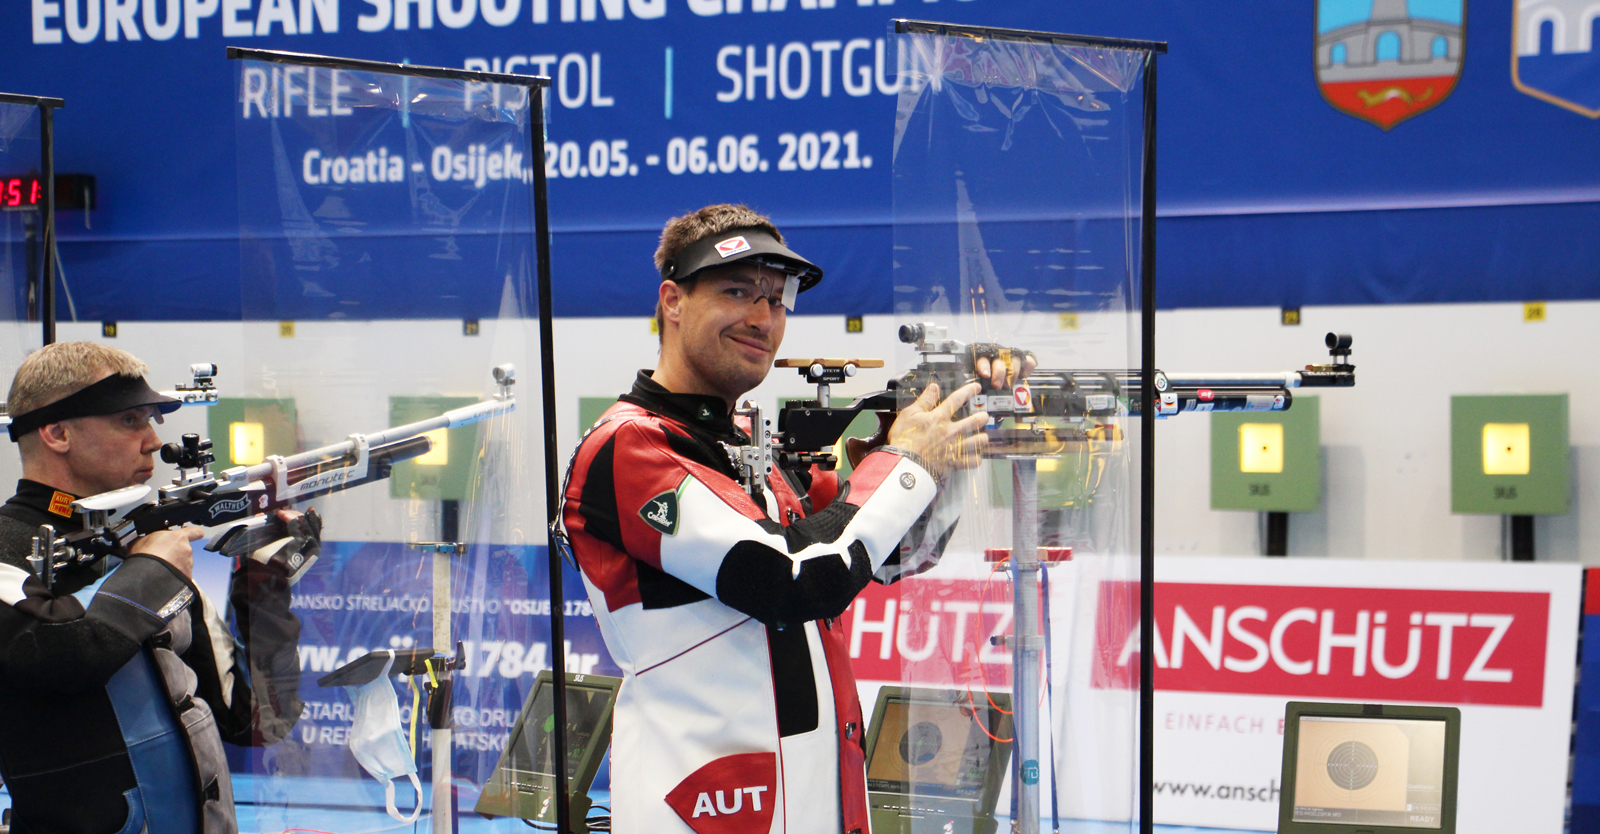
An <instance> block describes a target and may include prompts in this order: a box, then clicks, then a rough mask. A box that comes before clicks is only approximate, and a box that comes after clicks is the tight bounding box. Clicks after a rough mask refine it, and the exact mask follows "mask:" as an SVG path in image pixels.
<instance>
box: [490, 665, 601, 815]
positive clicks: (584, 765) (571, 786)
mask: <svg viewBox="0 0 1600 834" xmlns="http://www.w3.org/2000/svg"><path fill="white" fill-rule="evenodd" d="M621 685H622V679H621V678H612V677H607V676H604V675H576V674H568V675H567V676H566V685H565V686H562V687H557V686H555V676H554V675H553V674H551V672H550V670H549V669H546V670H544V671H542V672H540V673H539V677H538V678H537V679H536V680H535V681H534V684H533V689H531V690H530V691H529V692H528V697H527V700H525V701H524V702H523V704H522V711H521V712H520V713H518V715H517V721H516V723H515V724H514V725H512V727H511V732H510V734H508V735H507V736H506V746H505V749H504V750H502V751H501V752H500V760H499V761H498V762H496V763H495V766H494V771H493V772H492V773H491V775H490V776H489V778H488V779H487V780H486V781H485V782H484V783H483V791H482V793H481V794H479V796H478V801H477V803H476V805H475V806H474V807H473V810H474V811H476V812H477V813H479V814H482V815H483V816H486V817H494V816H511V817H518V818H521V819H524V820H533V821H538V822H544V823H556V824H557V825H560V824H561V823H560V822H558V820H557V814H556V810H557V809H556V807H555V804H554V803H551V802H549V801H548V798H553V796H554V793H555V790H556V782H557V777H558V775H562V774H564V772H565V768H562V767H559V766H557V767H556V768H555V770H557V771H558V772H559V773H538V772H536V771H518V772H519V773H521V774H523V778H526V779H528V780H529V782H531V783H532V785H533V790H522V791H519V790H517V789H516V788H515V787H514V786H513V785H511V784H509V781H510V780H511V771H512V769H513V768H512V756H513V754H514V753H515V752H516V751H517V750H518V749H519V748H520V746H521V745H522V740H523V737H524V733H525V732H526V730H527V723H528V722H529V721H531V720H534V719H535V718H537V717H538V716H536V715H535V710H534V705H535V704H536V703H537V702H538V700H539V698H540V696H544V697H547V698H549V699H551V706H552V707H554V705H555V699H556V698H557V697H561V698H563V699H564V698H565V697H566V693H570V692H573V691H574V690H577V691H590V692H600V693H604V697H605V703H604V705H603V707H602V708H601V711H600V713H599V715H597V716H596V720H595V724H594V726H593V727H591V728H589V730H590V732H589V739H590V741H589V744H588V746H587V747H585V748H584V749H583V750H582V751H581V752H580V753H579V756H580V758H579V761H578V768H577V772H576V773H574V774H572V775H571V778H569V779H564V781H565V783H566V785H565V786H566V789H567V791H568V794H567V798H568V802H569V803H570V806H569V807H570V808H571V820H570V822H569V823H567V826H568V827H566V828H565V829H562V828H557V830H558V831H571V832H580V834H581V832H585V831H587V830H588V828H587V826H586V825H585V823H584V818H585V817H586V816H588V812H589V799H588V795H589V786H590V785H592V784H594V777H595V774H596V773H597V772H598V771H599V770H600V762H601V760H602V759H604V758H605V755H606V751H607V750H608V749H610V747H611V717H612V714H613V712H614V711H615V709H616V705H617V688H618V687H620V686H621ZM547 693H548V694H547ZM549 715H550V717H551V718H552V719H556V718H557V717H558V715H559V716H560V718H561V720H558V721H557V723H558V724H564V723H565V717H566V716H565V710H563V711H562V713H560V714H558V713H556V712H555V711H554V710H553V709H552V711H551V712H550V713H549ZM567 735H568V734H567V733H558V734H556V737H557V738H556V740H559V741H560V742H561V743H560V744H559V745H555V744H552V745H551V747H552V748H553V749H552V753H553V759H554V760H555V761H562V760H565V759H566V758H567V757H568V755H569V753H568V750H567V745H568V744H569V743H570V742H569V741H568V739H567ZM541 795H542V796H544V797H546V798H547V799H546V800H545V801H539V800H537V799H535V800H532V801H533V802H537V803H538V807H529V806H527V805H524V804H523V803H524V802H528V801H529V800H528V799H525V797H537V796H541Z"/></svg>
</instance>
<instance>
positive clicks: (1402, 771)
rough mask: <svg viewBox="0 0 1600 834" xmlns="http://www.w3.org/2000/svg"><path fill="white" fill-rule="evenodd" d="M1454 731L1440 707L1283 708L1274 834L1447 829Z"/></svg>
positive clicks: (1455, 722)
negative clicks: (1280, 786)
mask: <svg viewBox="0 0 1600 834" xmlns="http://www.w3.org/2000/svg"><path fill="white" fill-rule="evenodd" d="M1459 727H1460V712H1459V711H1458V710H1455V709H1453V708H1447V707H1396V706H1388V705H1381V704H1307V703H1302V702H1290V703H1289V713H1288V716H1287V720H1286V723H1285V726H1284V759H1283V761H1284V776H1283V779H1284V786H1285V795H1284V800H1283V805H1282V809H1281V811H1280V815H1279V816H1280V818H1281V821H1282V823H1283V826H1282V827H1280V829H1279V830H1280V834H1297V833H1298V832H1317V833H1318V834H1337V832H1338V831H1339V830H1340V829H1339V826H1360V828H1359V830H1360V831H1362V832H1368V831H1374V832H1376V831H1389V830H1391V829H1393V830H1400V829H1404V830H1408V831H1409V830H1414V829H1423V830H1431V831H1443V832H1448V831H1453V830H1454V822H1455V808H1454V806H1455V780H1456V756H1457V752H1458V748H1459V739H1458V734H1459ZM1291 826H1292V827H1291ZM1352 830H1357V829H1352Z"/></svg>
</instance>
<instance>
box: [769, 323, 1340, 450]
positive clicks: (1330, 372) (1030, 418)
mask: <svg viewBox="0 0 1600 834" xmlns="http://www.w3.org/2000/svg"><path fill="white" fill-rule="evenodd" d="M899 335H900V341H902V342H904V343H906V344H910V345H915V346H916V349H917V353H918V354H919V355H920V357H921V359H920V361H919V362H918V363H917V365H916V367H914V368H912V369H911V370H910V371H909V372H907V373H906V374H905V375H904V376H902V377H900V378H899V379H894V380H890V382H889V387H888V388H886V389H885V390H883V391H878V392H876V393H873V394H868V395H866V396H864V397H861V398H859V399H857V400H855V401H854V402H852V403H850V404H849V405H846V406H838V407H836V406H834V405H833V404H832V403H831V402H830V392H829V387H830V386H831V385H835V384H838V383H842V382H844V381H845V380H846V379H847V378H849V377H851V376H854V375H855V373H856V370H857V369H858V368H881V367H883V361H882V360H878V359H781V360H779V361H778V362H777V363H776V364H777V367H780V368H795V369H798V370H799V372H800V375H801V376H802V377H804V378H805V379H806V381H808V382H811V383H815V384H816V386H817V399H816V400H809V401H808V400H800V401H791V402H789V403H787V404H785V405H784V407H783V409H782V410H781V411H780V412H779V413H778V431H777V433H776V434H772V433H771V432H769V431H768V430H767V427H766V424H765V423H764V422H763V421H761V419H760V415H759V412H756V410H755V409H754V408H753V407H752V406H751V405H750V404H749V403H746V404H745V408H744V409H741V413H742V414H744V415H745V416H747V417H753V418H754V419H752V421H751V427H752V429H753V430H754V433H755V434H756V435H757V436H756V437H754V438H753V441H754V442H753V444H752V445H751V446H749V447H744V449H743V450H742V452H743V453H744V455H745V457H748V458H752V459H751V460H749V461H747V462H744V463H745V466H744V468H746V469H748V470H751V471H760V470H758V467H760V466H762V465H763V464H764V463H767V462H768V461H764V460H756V459H755V458H757V457H760V456H762V455H763V454H770V455H771V457H773V458H776V462H777V464H778V465H779V466H782V467H785V468H788V469H806V468H809V467H810V466H811V465H813V464H816V465H819V466H821V467H822V468H824V469H832V468H833V467H834V466H836V465H837V464H838V459H837V457H836V456H835V455H834V454H833V452H832V448H833V446H834V444H836V443H838V441H839V436H840V435H842V434H843V433H844V431H845V429H846V428H847V427H848V426H849V425H850V422H851V421H852V420H854V419H855V418H856V415H858V414H860V413H861V412H863V411H874V412H877V414H878V421H879V426H878V431H877V433H876V434H875V435H874V436H873V437H871V438H867V439H865V440H862V439H858V438H851V439H850V440H848V441H847V442H846V444H845V446H846V454H847V456H848V457H849V458H850V461H851V463H852V465H854V464H855V462H857V461H858V460H859V459H860V458H861V456H863V455H865V454H866V453H867V452H868V451H870V450H871V449H872V448H873V447H875V446H877V445H880V444H881V443H883V441H884V439H885V438H886V437H887V432H888V426H889V425H890V424H891V423H893V422H894V417H895V414H897V413H898V412H899V411H900V409H902V408H905V407H906V406H908V405H910V404H911V403H912V402H913V401H914V400H916V398H917V396H918V395H920V394H921V393H922V391H923V389H925V388H926V387H927V386H928V384H929V383H931V382H937V383H938V384H939V391H940V393H941V395H948V394H949V393H950V392H952V391H954V390H956V389H957V388H960V387H961V386H963V385H966V384H967V383H970V382H974V381H977V380H978V374H977V371H976V369H975V367H974V366H975V361H976V358H977V357H979V356H988V357H990V358H991V359H999V360H1003V361H1005V363H1006V366H1007V368H1008V375H1009V377H1010V379H1008V380H1007V384H1006V385H1005V386H1003V387H1002V388H1000V389H998V390H992V389H991V386H990V385H989V383H988V382H987V381H985V383H984V388H985V393H982V394H979V395H977V396H975V397H973V399H972V401H971V402H970V403H969V405H968V406H967V407H966V409H964V413H971V411H972V410H983V411H987V412H988V414H989V417H990V419H989V425H988V426H987V428H986V429H985V432H986V433H987V434H988V436H989V445H988V448H987V449H986V450H985V452H984V454H985V455H986V456H1000V457H1006V456H1016V455H1030V454H1037V455H1049V454H1056V453H1059V452H1060V451H1062V450H1063V449H1064V448H1065V447H1066V445H1067V444H1068V443H1072V442H1080V441H1087V440H1118V439H1121V431H1120V429H1119V428H1118V426H1117V425H1116V423H1115V422H1114V418H1117V417H1126V416H1136V415H1139V414H1141V413H1142V412H1143V411H1144V403H1143V402H1142V391H1141V382H1142V380H1141V377H1140V373H1139V371H1137V370H1125V369H1119V370H1103V371H1098V370H1052V369H1045V368H1036V369H1034V370H1033V371H1032V372H1030V373H1028V374H1027V376H1026V377H1025V378H1020V379H1019V378H1018V374H1017V373H1016V369H1017V368H1018V367H1019V366H1020V365H1021V364H1022V363H1023V361H1024V360H1025V358H1026V357H1027V356H1028V353H1027V351H1024V350H1020V349H1016V348H999V347H995V346H992V345H981V346H980V345H973V346H968V345H966V344H963V343H962V342H959V341H956V340H954V339H950V338H949V337H948V335H947V332H946V330H945V328H943V327H940V326H938V325H937V324H933V323H924V324H908V325H904V326H902V327H901V328H900V334H899ZM1325 342H1326V344H1327V347H1328V353H1329V355H1330V357H1331V361H1330V363H1329V364H1326V365H1307V366H1306V367H1305V368H1304V369H1303V370H1299V371H1281V372H1277V373H1165V372H1162V371H1156V375H1155V376H1156V378H1155V392H1156V396H1157V402H1156V404H1155V409H1156V411H1155V413H1156V416H1157V417H1158V418H1161V417H1171V416H1174V415H1177V414H1185V413H1189V412H1200V411H1225V412H1226V411H1287V410H1288V409H1289V407H1290V406H1291V405H1293V403H1294V394H1293V391H1294V389H1296V388H1334V387H1341V388H1342V387H1350V386H1353V385H1355V384H1356V374H1355V370H1356V366H1355V365H1352V364H1350V344H1351V338H1350V336H1348V335H1345V334H1339V333H1329V334H1328V335H1327V337H1326V339H1325ZM1041 418H1044V419H1041ZM763 440H765V441H767V442H765V443H763V442H762V441H763ZM766 449H772V451H771V452H765V450H766Z"/></svg>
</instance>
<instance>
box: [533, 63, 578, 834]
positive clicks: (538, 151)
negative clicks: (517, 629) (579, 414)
mask: <svg viewBox="0 0 1600 834" xmlns="http://www.w3.org/2000/svg"><path fill="white" fill-rule="evenodd" d="M528 98H529V99H530V101H529V108H530V109H531V114H530V119H531V120H532V122H533V123H532V124H531V125H530V129H529V131H528V133H529V140H528V144H529V147H528V164H529V165H531V166H533V234H534V237H535V238H536V240H535V241H534V247H535V251H536V252H537V253H538V258H539V380H540V382H541V384H542V386H543V393H544V399H543V401H542V406H543V408H544V508H545V521H546V529H548V530H550V539H549V542H548V550H549V556H550V558H549V571H550V677H551V681H552V683H553V684H554V689H553V691H552V693H551V703H550V710H551V712H550V717H551V719H553V721H554V723H555V726H554V727H552V728H551V735H552V738H551V750H552V751H553V752H554V753H555V771H556V773H555V777H556V797H555V798H556V831H557V832H559V834H567V832H569V831H571V830H572V807H571V804H570V803H569V801H568V797H567V639H566V623H565V622H563V618H564V617H565V616H566V600H565V599H564V595H563V594H562V587H561V581H562V564H563V562H562V558H561V548H560V547H559V546H558V545H557V544H556V540H555V522H556V518H557V514H558V513H560V512H561V473H560V472H559V471H557V469H556V360H555V323H554V321H553V319H554V317H555V313H554V310H553V309H552V307H551V298H550V216H549V202H548V193H547V191H546V187H545V179H544V138H545V137H544V131H545V124H544V88H543V87H539V86H532V87H529V88H528Z"/></svg>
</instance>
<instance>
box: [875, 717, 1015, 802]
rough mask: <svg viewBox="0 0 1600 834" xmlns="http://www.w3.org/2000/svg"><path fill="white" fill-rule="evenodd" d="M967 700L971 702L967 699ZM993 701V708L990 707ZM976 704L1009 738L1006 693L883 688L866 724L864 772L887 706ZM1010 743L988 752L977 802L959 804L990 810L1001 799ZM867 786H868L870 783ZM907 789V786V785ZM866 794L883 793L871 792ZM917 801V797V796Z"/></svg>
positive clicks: (1001, 732) (998, 744) (1003, 743)
mask: <svg viewBox="0 0 1600 834" xmlns="http://www.w3.org/2000/svg"><path fill="white" fill-rule="evenodd" d="M969 699H970V700H969ZM990 699H992V700H993V702H994V705H992V706H991V705H990V703H989V700H990ZM973 702H976V706H977V708H980V709H984V710H992V711H993V712H994V713H995V715H996V716H997V719H998V720H997V721H996V722H995V726H994V730H995V731H996V732H997V733H998V734H999V735H1001V736H1003V737H1006V738H1011V737H1013V736H1014V735H1015V729H1014V726H1013V724H1012V721H1011V713H1010V712H1009V710H1010V709H1011V696H1010V694H1008V693H1005V692H987V693H986V692H984V691H983V690H973V691H972V692H970V693H969V692H968V691H967V690H964V689H921V688H917V687H910V686H885V687H882V688H881V689H879V690H878V700H877V703H876V704H874V705H873V707H872V722H871V723H870V724H868V725H867V727H868V729H867V736H866V739H865V741H866V744H865V745H864V750H865V752H866V762H865V764H866V767H867V772H868V773H870V772H871V766H872V760H873V756H874V754H875V753H876V752H877V749H878V740H879V736H880V735H881V734H882V732H883V722H884V714H885V713H886V712H887V711H888V708H889V704H890V703H903V704H909V705H911V706H917V705H925V706H930V707H950V706H964V705H971V704H973ZM1012 747H1013V744H1012V742H1011V741H1004V742H996V743H995V744H993V745H992V746H991V747H990V749H989V762H988V766H987V767H986V768H985V772H984V777H983V787H982V789H981V790H980V791H979V793H978V797H977V799H976V800H969V799H961V800H958V801H961V802H971V803H972V804H973V807H974V808H976V809H985V808H987V809H991V810H992V809H993V808H994V807H995V803H996V802H997V801H998V800H999V798H1000V786H1001V785H1002V784H1004V783H1005V780H1006V776H1007V774H1008V773H1009V772H1010V771H1009V769H1008V765H1009V762H1010V759H1011V751H1012ZM869 784H870V783H869ZM908 787H910V786H908ZM868 793H885V792H884V791H872V790H871V789H870V788H869V790H868ZM919 798H920V797H919ZM929 798H936V799H951V797H929Z"/></svg>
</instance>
